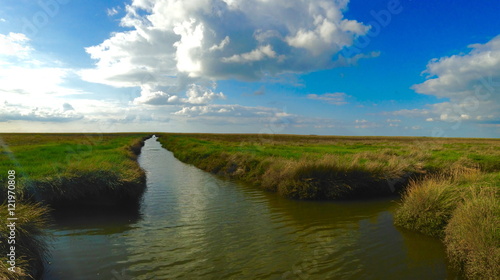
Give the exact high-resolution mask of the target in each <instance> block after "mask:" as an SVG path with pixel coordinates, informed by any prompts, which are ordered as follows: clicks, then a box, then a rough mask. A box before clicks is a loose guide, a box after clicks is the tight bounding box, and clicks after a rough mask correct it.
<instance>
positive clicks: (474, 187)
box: [159, 134, 500, 279]
mask: <svg viewBox="0 0 500 280" xmlns="http://www.w3.org/2000/svg"><path fill="white" fill-rule="evenodd" d="M160 136H161V137H160V139H159V140H160V142H161V143H162V144H163V146H164V147H166V148H167V149H169V150H171V151H172V152H173V153H174V155H175V156H176V157H177V158H179V159H180V160H182V161H184V162H187V163H191V164H193V165H195V166H197V167H199V168H201V169H203V170H206V171H209V172H212V173H214V174H217V175H221V176H224V177H228V178H232V179H237V180H242V181H246V182H249V183H252V184H254V185H257V186H259V187H262V188H264V189H266V190H269V191H273V192H277V193H278V194H280V195H283V196H285V197H289V198H295V199H322V200H325V199H326V200H335V199H345V198H359V197H373V196H379V195H387V194H391V193H393V192H400V193H401V195H402V202H401V207H400V208H399V210H398V211H397V213H396V215H395V224H396V225H398V226H401V227H405V228H408V229H412V230H415V231H419V232H421V233H423V234H427V235H431V236H436V237H439V238H441V239H442V240H443V241H444V243H445V245H446V248H447V253H448V256H449V257H450V260H451V261H452V262H453V263H455V264H456V266H458V267H459V268H461V269H462V270H463V271H464V274H465V275H466V276H468V278H470V279H499V278H500V228H499V225H500V198H499V194H500V192H499V190H500V139H457V138H415V137H323V136H293V135H245V134H234V135H231V134H161V135H160Z"/></svg>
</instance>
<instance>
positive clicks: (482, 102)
mask: <svg viewBox="0 0 500 280" xmlns="http://www.w3.org/2000/svg"><path fill="white" fill-rule="evenodd" d="M469 48H470V49H471V50H470V51H469V52H468V53H465V54H458V55H452V56H449V57H442V58H439V59H433V60H431V61H430V62H429V64H428V65H427V69H426V70H425V71H424V74H426V75H427V80H426V81H425V82H423V83H421V84H417V85H414V86H413V87H412V88H413V89H414V90H415V91H416V92H418V93H420V94H426V95H432V96H436V97H438V98H443V99H447V101H445V102H440V103H436V104H430V105H427V107H426V108H422V109H412V110H407V109H405V110H399V111H396V112H393V114H395V115H404V116H410V117H422V118H425V119H426V120H427V121H437V120H440V121H445V122H455V123H461V122H462V121H463V122H471V121H474V122H479V123H483V122H486V121H492V120H500V94H499V88H500V36H496V37H494V38H493V39H491V40H490V41H488V42H486V43H484V44H473V45H470V46H469Z"/></svg>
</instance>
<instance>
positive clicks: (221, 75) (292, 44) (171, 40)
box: [80, 0, 371, 105]
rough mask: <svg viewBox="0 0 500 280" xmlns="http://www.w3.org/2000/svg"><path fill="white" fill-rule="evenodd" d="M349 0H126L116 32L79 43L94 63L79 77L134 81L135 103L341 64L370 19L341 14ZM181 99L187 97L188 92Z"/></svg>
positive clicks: (117, 83) (120, 83)
mask: <svg viewBox="0 0 500 280" xmlns="http://www.w3.org/2000/svg"><path fill="white" fill-rule="evenodd" d="M348 2H349V1H346V0H336V1H326V0H311V1H301V0H287V1H285V0H274V1H266V0H191V1H178V0H159V1H153V0H133V1H132V2H131V4H130V5H127V6H126V9H125V10H126V14H125V16H124V17H123V18H122V19H121V25H122V26H124V27H127V28H129V29H130V30H128V31H124V32H117V33H114V34H112V36H111V37H110V38H109V39H107V40H105V41H104V42H102V43H101V44H99V45H95V46H91V47H88V48H86V51H87V52H88V53H89V54H90V56H91V57H92V58H93V59H94V60H95V61H96V64H95V67H94V68H92V69H85V70H82V71H81V72H80V75H81V77H82V78H83V79H84V80H86V81H90V82H97V83H102V84H107V85H111V86H114V87H141V88H142V93H141V95H142V96H141V97H139V98H138V99H137V100H136V102H140V103H146V104H150V105H153V104H156V105H165V104H178V103H189V102H191V101H190V100H184V101H183V100H181V99H180V97H179V94H180V93H181V92H186V91H187V93H189V91H192V88H193V87H203V88H198V89H197V91H203V92H205V93H207V95H206V96H205V97H203V98H201V99H200V100H199V102H205V100H206V99H210V98H211V97H210V96H212V97H213V98H212V99H216V98H220V97H222V96H221V95H219V96H216V95H213V94H212V93H210V90H211V89H210V84H211V83H213V82H214V81H217V80H225V79H237V80H242V81H255V80H260V79H262V78H263V77H267V76H276V75H280V74H284V73H304V72H309V71H313V70H320V69H326V68H331V67H335V66H340V65H347V64H349V63H352V62H355V61H356V60H357V59H360V58H364V57H370V56H371V54H368V55H367V54H360V55H357V56H356V57H354V58H351V59H346V58H345V57H342V56H341V55H339V52H340V51H341V50H342V49H343V48H347V47H349V46H351V45H352V44H353V41H354V40H355V39H356V38H357V37H359V36H363V35H365V34H366V33H367V32H368V30H369V28H370V27H369V26H367V25H364V24H363V23H361V22H358V21H356V20H352V19H346V18H345V17H344V14H343V13H344V11H345V10H346V8H347V4H348ZM187 98H188V99H189V98H190V97H187Z"/></svg>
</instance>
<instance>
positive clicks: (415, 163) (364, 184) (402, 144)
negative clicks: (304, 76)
mask: <svg viewBox="0 0 500 280" xmlns="http://www.w3.org/2000/svg"><path fill="white" fill-rule="evenodd" d="M161 136H162V137H160V139H159V141H160V142H161V143H162V144H163V145H164V146H165V147H166V148H167V149H169V150H171V151H172V152H173V153H174V155H175V156H176V157H177V158H178V159H180V160H182V161H184V162H187V163H191V164H193V165H195V166H197V167H199V168H201V169H203V170H206V171H209V172H212V173H214V174H217V175H221V176H225V177H230V178H235V179H239V180H243V181H248V182H251V183H253V184H256V185H258V186H261V187H262V188H264V189H267V190H270V191H274V192H278V193H279V194H280V195H283V196H286V197H290V198H297V199H343V198H353V197H362V196H365V197H366V196H376V195H383V194H388V193H392V192H394V191H399V190H401V189H402V188H403V186H404V185H406V184H407V183H408V181H409V179H410V178H417V177H420V176H423V175H424V174H429V173H432V174H439V173H441V172H448V171H445V170H450V168H449V167H450V166H451V165H456V166H458V165H459V166H463V167H464V168H475V169H480V170H482V171H483V172H495V171H499V170H500V165H499V164H498V158H500V141H499V140H495V139H446V138H444V139H442V138H439V139H435V138H423V137H421V138H417V137H333V136H298V135H272V136H262V135H252V134H161ZM391 182H396V184H394V183H392V184H391Z"/></svg>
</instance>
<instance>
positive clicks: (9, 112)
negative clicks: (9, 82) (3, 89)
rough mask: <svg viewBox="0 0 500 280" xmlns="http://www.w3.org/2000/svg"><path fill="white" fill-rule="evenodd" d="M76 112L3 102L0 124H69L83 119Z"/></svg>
mask: <svg viewBox="0 0 500 280" xmlns="http://www.w3.org/2000/svg"><path fill="white" fill-rule="evenodd" d="M82 118H83V116H82V115H79V114H77V113H75V112H68V110H64V109H54V108H51V107H32V106H26V105H23V104H11V103H8V102H3V103H2V104H1V105H0V122H6V121H18V120H21V121H36V122H69V121H75V120H80V119H82Z"/></svg>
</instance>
